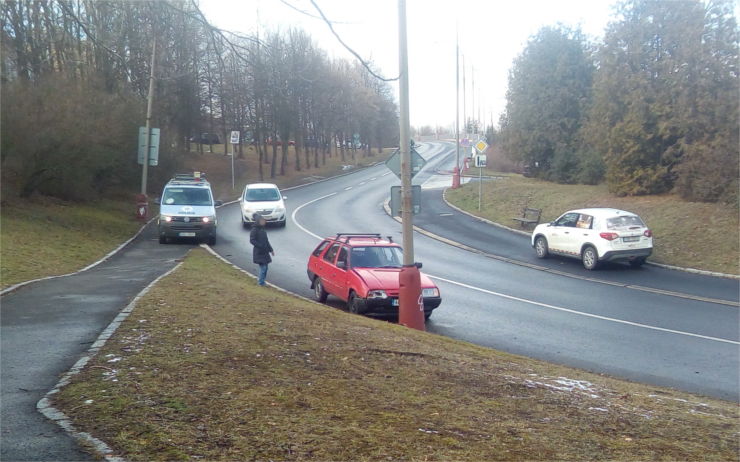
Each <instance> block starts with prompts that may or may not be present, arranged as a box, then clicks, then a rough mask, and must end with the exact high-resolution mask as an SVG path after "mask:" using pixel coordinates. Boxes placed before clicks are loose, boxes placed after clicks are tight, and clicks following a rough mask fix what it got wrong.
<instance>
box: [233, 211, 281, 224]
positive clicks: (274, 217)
mask: <svg viewBox="0 0 740 462" xmlns="http://www.w3.org/2000/svg"><path fill="white" fill-rule="evenodd" d="M262 218H264V219H265V221H266V222H268V223H282V222H284V221H285V212H283V213H273V214H270V215H262ZM242 221H244V223H254V220H253V219H252V215H245V214H244V212H242Z"/></svg>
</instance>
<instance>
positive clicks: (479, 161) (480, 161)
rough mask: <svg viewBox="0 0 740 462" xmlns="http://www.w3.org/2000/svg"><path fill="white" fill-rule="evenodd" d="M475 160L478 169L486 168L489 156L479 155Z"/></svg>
mask: <svg viewBox="0 0 740 462" xmlns="http://www.w3.org/2000/svg"><path fill="white" fill-rule="evenodd" d="M473 160H474V162H475V166H476V167H478V168H486V161H487V156H486V155H485V154H478V155H477V156H475V157H473Z"/></svg>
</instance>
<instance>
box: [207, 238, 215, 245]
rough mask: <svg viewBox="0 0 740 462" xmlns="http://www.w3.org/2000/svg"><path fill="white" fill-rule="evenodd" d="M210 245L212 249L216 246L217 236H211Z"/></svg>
mask: <svg viewBox="0 0 740 462" xmlns="http://www.w3.org/2000/svg"><path fill="white" fill-rule="evenodd" d="M208 245H210V246H211V247H213V246H214V245H216V236H211V237H209V238H208Z"/></svg>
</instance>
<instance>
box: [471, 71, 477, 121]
mask: <svg viewBox="0 0 740 462" xmlns="http://www.w3.org/2000/svg"><path fill="white" fill-rule="evenodd" d="M471 79H472V81H473V82H472V83H473V98H472V100H473V101H472V104H473V108H472V109H471V110H470V112H471V114H472V115H471V117H470V118H471V119H473V133H475V132H476V130H475V66H472V75H471Z"/></svg>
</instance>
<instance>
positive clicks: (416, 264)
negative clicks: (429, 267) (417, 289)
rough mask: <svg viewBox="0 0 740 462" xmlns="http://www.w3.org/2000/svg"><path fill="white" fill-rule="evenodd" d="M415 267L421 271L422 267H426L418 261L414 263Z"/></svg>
mask: <svg viewBox="0 0 740 462" xmlns="http://www.w3.org/2000/svg"><path fill="white" fill-rule="evenodd" d="M414 266H416V267H417V268H418V269H421V267H422V266H424V265H422V264H421V262H420V261H417V262H416V263H414Z"/></svg>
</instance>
